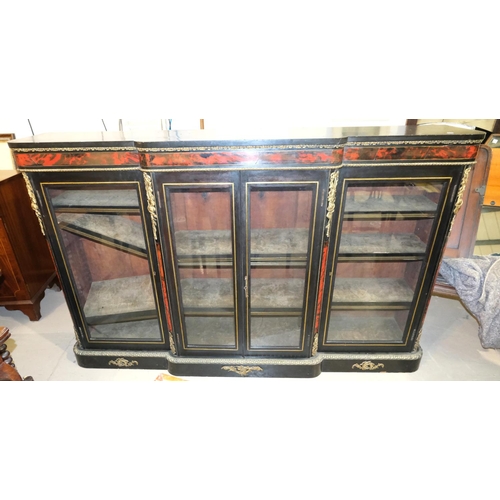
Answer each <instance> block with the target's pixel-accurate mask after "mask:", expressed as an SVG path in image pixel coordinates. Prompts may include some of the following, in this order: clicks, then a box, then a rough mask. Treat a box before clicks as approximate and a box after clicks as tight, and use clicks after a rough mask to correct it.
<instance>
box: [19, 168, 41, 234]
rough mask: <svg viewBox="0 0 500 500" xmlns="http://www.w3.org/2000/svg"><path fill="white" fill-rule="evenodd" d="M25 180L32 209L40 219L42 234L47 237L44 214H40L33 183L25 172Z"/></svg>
mask: <svg viewBox="0 0 500 500" xmlns="http://www.w3.org/2000/svg"><path fill="white" fill-rule="evenodd" d="M23 178H24V182H25V183H26V189H27V191H28V196H29V197H30V200H31V208H32V209H33V212H35V215H36V218H37V219H38V223H39V224H40V229H41V230H42V234H43V235H44V236H45V229H44V227H43V221H42V214H41V212H40V209H39V208H38V203H37V201H36V196H35V192H34V191H33V187H32V185H31V182H30V180H29V178H28V176H27V175H26V174H25V173H24V172H23Z"/></svg>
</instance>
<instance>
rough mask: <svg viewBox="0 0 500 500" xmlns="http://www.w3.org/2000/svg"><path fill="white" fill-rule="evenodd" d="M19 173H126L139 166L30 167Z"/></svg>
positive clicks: (20, 169) (23, 168)
mask: <svg viewBox="0 0 500 500" xmlns="http://www.w3.org/2000/svg"><path fill="white" fill-rule="evenodd" d="M18 170H19V172H109V171H113V172H126V171H130V170H140V168H139V165H136V166H134V167H120V168H118V167H113V166H112V165H110V166H109V167H106V168H99V167H96V168H90V167H89V168H48V167H46V168H30V167H19V168H18Z"/></svg>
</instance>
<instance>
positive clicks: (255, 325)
mask: <svg viewBox="0 0 500 500" xmlns="http://www.w3.org/2000/svg"><path fill="white" fill-rule="evenodd" d="M483 136H484V134H483V133H482V132H477V131H469V130H463V129H458V128H454V127H449V126H443V127H397V128H388V129H383V128H382V129H379V128H376V129H373V128H370V129H323V130H321V131H319V132H318V131H317V130H310V131H308V130H301V131H299V132H295V133H290V134H287V135H286V136H285V137H279V136H277V137H271V138H262V137H256V138H252V139H248V138H244V139H242V138H237V137H228V136H220V135H216V134H213V133H210V132H208V131H191V132H175V133H174V132H163V133H162V134H161V135H160V136H155V137H154V138H146V139H142V138H141V139H139V138H127V137H126V136H125V135H124V134H123V133H99V134H97V133H96V134H78V135H67V134H44V135H40V136H34V137H31V138H28V139H18V140H14V141H11V142H10V143H9V145H10V147H11V149H12V152H13V155H14V158H15V161H16V165H17V168H18V169H19V170H20V171H22V172H23V174H24V178H25V181H26V184H27V188H28V192H29V193H30V196H31V199H32V206H33V208H34V210H35V213H36V214H37V216H38V218H39V221H40V225H41V228H42V230H43V231H44V233H45V234H46V237H47V239H48V242H49V246H50V248H51V251H52V253H53V257H54V260H55V262H56V267H57V270H58V273H59V276H60V279H61V283H62V287H63V290H64V292H65V297H66V300H67V303H68V307H69V310H70V313H71V315H72V318H73V321H74V326H75V333H76V338H77V341H76V344H75V349H74V350H75V355H76V358H77V361H78V363H79V364H80V365H81V366H83V367H89V368H92V367H116V368H152V369H168V370H169V371H170V373H172V374H176V375H204V376H236V377H241V376H269V377H272V376H276V377H313V376H316V375H319V374H320V373H321V371H360V370H361V371H414V370H416V369H417V368H418V365H419V363H420V359H421V357H422V349H421V348H420V346H419V338H420V333H421V330H422V324H423V321H424V318H425V311H426V308H427V306H428V302H429V299H430V291H431V290H432V286H433V283H434V279H435V276H436V273H437V269H438V267H439V262H440V259H441V255H442V252H443V249H444V246H445V243H446V238H447V236H448V234H449V231H450V229H451V225H452V223H453V219H454V217H455V215H456V213H457V211H458V210H459V208H460V205H461V203H462V192H463V189H464V187H465V182H466V180H467V176H468V174H469V172H470V170H471V169H472V168H473V166H474V162H475V158H476V154H477V151H478V147H479V144H480V143H481V142H482V140H483Z"/></svg>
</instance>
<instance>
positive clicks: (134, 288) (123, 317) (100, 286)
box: [83, 275, 158, 325]
mask: <svg viewBox="0 0 500 500" xmlns="http://www.w3.org/2000/svg"><path fill="white" fill-rule="evenodd" d="M83 312H84V314H85V317H86V319H87V322H88V323H89V324H91V325H102V324H111V323H121V322H125V321H132V322H134V321H141V320H146V319H154V318H158V313H157V312H156V304H155V300H154V296H153V288H152V284H151V277H150V276H149V275H144V276H134V277H131V278H117V279H112V280H106V281H95V282H94V283H92V285H91V287H90V291H89V294H88V297H87V301H86V302H85V307H84V309H83Z"/></svg>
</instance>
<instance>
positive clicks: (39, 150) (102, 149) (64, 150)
mask: <svg viewBox="0 0 500 500" xmlns="http://www.w3.org/2000/svg"><path fill="white" fill-rule="evenodd" d="M12 151H13V152H14V153H50V152H62V153H68V152H69V153H74V152H87V151H100V152H106V151H137V148H134V147H133V146H128V147H109V148H106V147H93V148H87V147H81V148H27V149H24V148H12Z"/></svg>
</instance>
